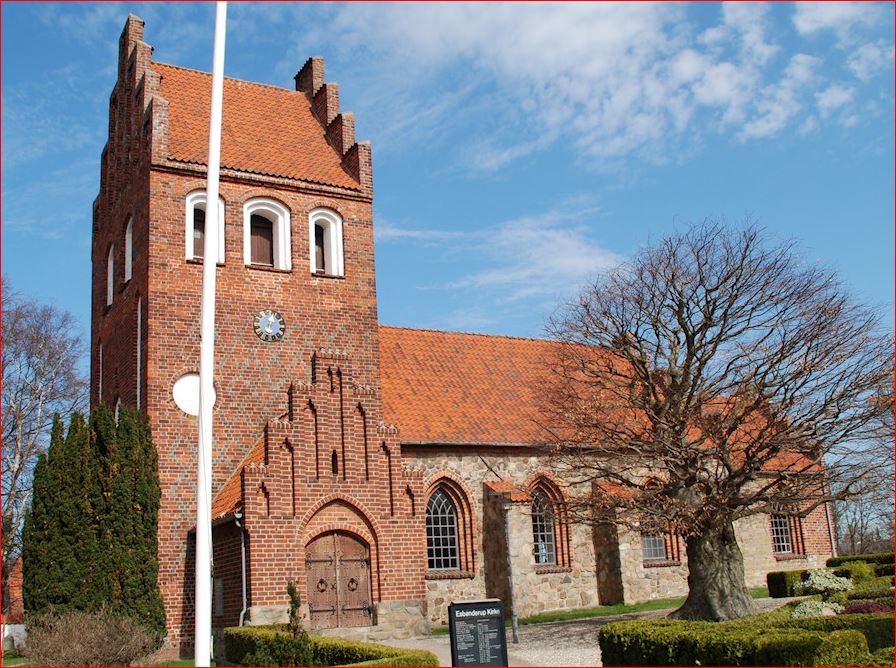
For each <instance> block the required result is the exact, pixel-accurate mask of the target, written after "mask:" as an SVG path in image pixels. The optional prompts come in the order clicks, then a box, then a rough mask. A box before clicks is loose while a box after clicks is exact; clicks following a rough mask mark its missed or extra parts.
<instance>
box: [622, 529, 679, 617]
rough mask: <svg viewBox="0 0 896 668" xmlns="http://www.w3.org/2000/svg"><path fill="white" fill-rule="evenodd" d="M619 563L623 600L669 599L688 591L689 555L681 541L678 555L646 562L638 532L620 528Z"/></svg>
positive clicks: (626, 601)
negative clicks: (670, 558)
mask: <svg viewBox="0 0 896 668" xmlns="http://www.w3.org/2000/svg"><path fill="white" fill-rule="evenodd" d="M618 532H619V563H620V566H621V577H622V588H623V597H624V602H625V603H639V602H641V601H650V600H652V599H657V598H672V597H674V596H684V595H685V594H687V593H688V558H687V555H686V554H685V546H684V540H681V552H680V558H679V559H678V560H675V561H666V562H661V564H650V563H649V562H648V563H647V564H646V565H645V563H644V557H643V552H642V544H641V534H639V533H637V532H634V531H629V530H624V529H622V528H620V529H619V530H618Z"/></svg>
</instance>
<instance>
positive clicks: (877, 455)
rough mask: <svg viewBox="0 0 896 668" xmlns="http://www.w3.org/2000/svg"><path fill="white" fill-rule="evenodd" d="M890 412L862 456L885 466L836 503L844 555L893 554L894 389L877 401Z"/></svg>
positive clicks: (839, 541) (838, 536) (885, 392)
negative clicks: (883, 463)
mask: <svg viewBox="0 0 896 668" xmlns="http://www.w3.org/2000/svg"><path fill="white" fill-rule="evenodd" d="M876 399H877V400H878V401H880V402H882V405H883V406H886V407H889V410H888V411H887V412H886V413H884V414H883V415H882V416H881V417H882V419H881V420H880V422H879V424H878V427H879V433H878V434H877V435H876V437H875V438H874V439H873V440H872V441H870V443H869V446H868V448H867V449H866V451H865V452H864V453H863V454H864V455H865V456H867V457H871V458H872V459H873V460H875V461H876V462H887V463H889V465H887V466H882V467H881V466H875V467H874V469H873V471H872V472H871V473H870V475H868V476H867V477H866V478H865V479H864V480H863V481H861V483H860V484H858V485H854V486H853V487H854V490H853V491H854V494H852V495H851V496H850V497H849V498H846V499H844V500H842V501H838V502H837V504H836V508H837V512H836V516H837V538H838V549H839V550H840V552H841V553H843V554H870V553H874V552H892V551H893V482H894V481H893V389H892V388H887V389H886V390H885V391H884V392H882V393H881V394H880V395H879V396H878V397H877V398H876Z"/></svg>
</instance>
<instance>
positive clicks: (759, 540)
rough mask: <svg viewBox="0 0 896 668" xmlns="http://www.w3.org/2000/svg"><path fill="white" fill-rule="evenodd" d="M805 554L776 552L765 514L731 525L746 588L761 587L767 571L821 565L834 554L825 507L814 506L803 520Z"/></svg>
mask: <svg viewBox="0 0 896 668" xmlns="http://www.w3.org/2000/svg"><path fill="white" fill-rule="evenodd" d="M802 528H803V535H804V537H805V544H806V554H802V555H793V556H791V555H787V556H781V555H775V552H774V548H773V547H772V535H771V524H770V521H769V516H768V515H753V516H752V517H747V518H745V519H743V520H740V521H738V522H736V523H735V524H734V531H735V533H736V534H737V542H738V544H739V545H740V550H741V552H743V555H744V571H745V573H744V575H745V577H746V580H747V586H748V587H761V586H764V585H765V583H766V580H765V575H766V573H768V572H769V571H791V570H800V569H803V568H824V564H825V562H826V561H827V560H828V559H829V558H830V557H832V556H833V553H832V551H831V540H830V537H829V534H828V527H827V517H826V516H825V510H824V507H820V508H816V509H815V510H813V511H812V512H811V513H809V515H808V516H807V517H805V518H803V520H802Z"/></svg>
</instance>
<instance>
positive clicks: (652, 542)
mask: <svg viewBox="0 0 896 668" xmlns="http://www.w3.org/2000/svg"><path fill="white" fill-rule="evenodd" d="M641 557H642V559H643V560H644V561H665V560H666V559H667V558H668V555H667V554H666V539H665V537H664V536H662V535H660V534H643V535H642V536H641Z"/></svg>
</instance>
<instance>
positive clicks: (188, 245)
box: [184, 190, 224, 264]
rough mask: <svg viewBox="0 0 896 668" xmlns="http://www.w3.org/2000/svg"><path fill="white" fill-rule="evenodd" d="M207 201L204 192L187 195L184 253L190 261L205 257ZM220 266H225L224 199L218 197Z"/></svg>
mask: <svg viewBox="0 0 896 668" xmlns="http://www.w3.org/2000/svg"><path fill="white" fill-rule="evenodd" d="M206 201H207V198H206V196H205V191H204V190H196V191H194V192H191V193H190V194H189V195H187V201H186V210H185V212H184V251H185V257H186V258H187V259H188V260H201V259H202V256H203V255H205V218H206V208H207V207H206ZM218 264H224V198H223V197H218Z"/></svg>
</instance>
